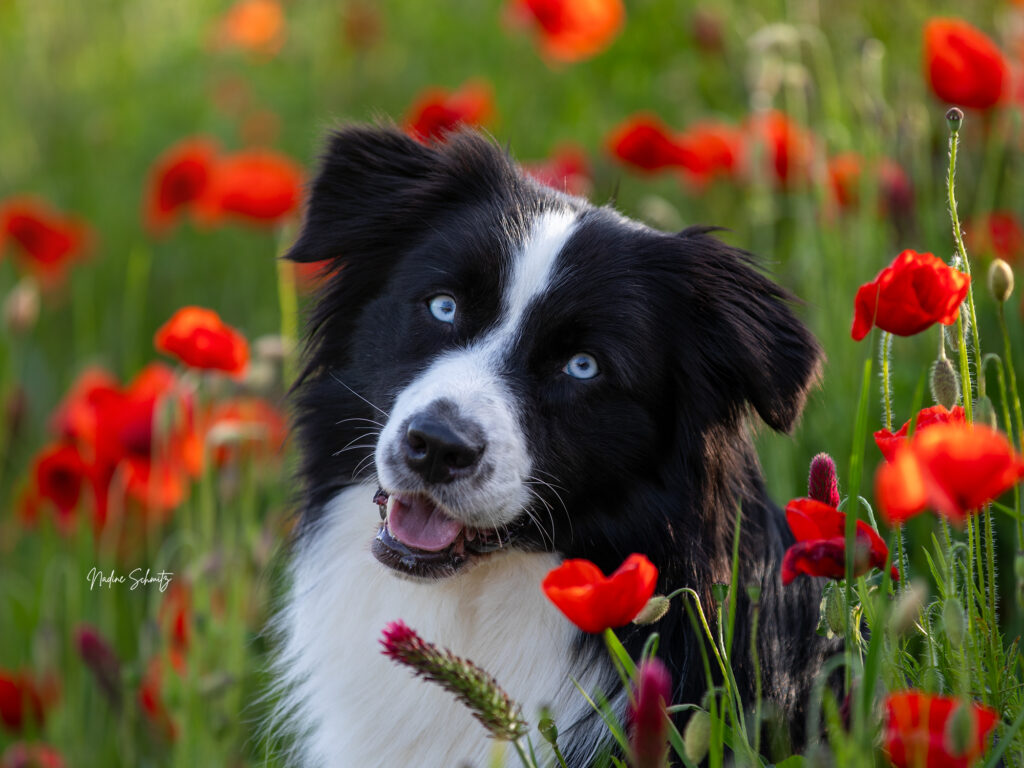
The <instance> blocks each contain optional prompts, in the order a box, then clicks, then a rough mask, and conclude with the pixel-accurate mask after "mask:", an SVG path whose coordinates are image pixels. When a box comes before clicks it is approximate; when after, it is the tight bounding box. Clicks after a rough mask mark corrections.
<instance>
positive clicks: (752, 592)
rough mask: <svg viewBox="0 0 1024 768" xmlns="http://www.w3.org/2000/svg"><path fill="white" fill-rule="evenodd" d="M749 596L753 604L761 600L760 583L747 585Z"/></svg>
mask: <svg viewBox="0 0 1024 768" xmlns="http://www.w3.org/2000/svg"><path fill="white" fill-rule="evenodd" d="M747 597H749V598H750V602H751V604H753V605H757V604H758V603H760V602H761V586H760V585H759V584H748V585H747Z"/></svg>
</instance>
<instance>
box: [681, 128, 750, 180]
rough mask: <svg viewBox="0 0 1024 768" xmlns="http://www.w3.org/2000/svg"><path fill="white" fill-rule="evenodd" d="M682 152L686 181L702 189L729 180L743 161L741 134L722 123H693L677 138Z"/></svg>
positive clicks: (738, 130)
mask: <svg viewBox="0 0 1024 768" xmlns="http://www.w3.org/2000/svg"><path fill="white" fill-rule="evenodd" d="M676 142H677V143H678V144H679V145H680V146H681V147H682V148H683V152H684V156H685V157H686V162H685V164H684V166H683V167H684V169H685V171H686V178H687V180H688V181H689V182H690V183H691V184H693V185H694V186H696V187H702V186H703V185H705V184H707V183H708V182H710V181H712V180H713V179H715V178H716V177H718V176H732V175H734V174H735V173H737V172H738V171H739V169H740V164H741V162H742V158H743V132H742V131H741V130H740V129H739V128H737V127H735V126H732V125H727V124H725V123H694V124H693V125H691V126H690V127H689V128H687V129H686V131H684V132H683V133H681V134H679V135H678V136H677V137H676Z"/></svg>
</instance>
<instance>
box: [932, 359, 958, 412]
mask: <svg viewBox="0 0 1024 768" xmlns="http://www.w3.org/2000/svg"><path fill="white" fill-rule="evenodd" d="M928 384H929V387H930V388H931V391H932V400H934V401H935V402H936V403H938V404H939V405H941V406H943V407H944V408H945V409H946V410H947V411H950V410H952V409H953V406H955V405H956V404H957V402H958V401H959V400H960V379H959V377H957V375H956V370H955V369H954V368H953V363H952V362H950V360H949V358H948V357H940V358H939V359H938V360H936V361H935V362H934V363H932V370H931V376H930V377H929V380H928Z"/></svg>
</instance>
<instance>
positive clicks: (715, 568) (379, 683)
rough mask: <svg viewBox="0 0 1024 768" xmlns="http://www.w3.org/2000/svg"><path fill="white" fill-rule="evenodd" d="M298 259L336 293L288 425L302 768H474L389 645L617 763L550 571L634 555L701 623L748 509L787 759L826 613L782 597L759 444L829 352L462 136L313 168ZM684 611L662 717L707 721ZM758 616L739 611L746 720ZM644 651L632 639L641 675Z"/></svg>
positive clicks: (453, 725) (751, 272)
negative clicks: (698, 599) (668, 709)
mask: <svg viewBox="0 0 1024 768" xmlns="http://www.w3.org/2000/svg"><path fill="white" fill-rule="evenodd" d="M289 257H290V258H291V259H293V260H295V261H300V262H311V261H320V260H324V259H332V260H334V265H335V267H336V270H335V274H334V275H333V277H331V278H330V281H329V283H328V284H327V285H326V286H325V288H324V289H323V291H322V294H321V296H320V297H319V300H318V302H317V305H316V307H315V309H314V310H313V311H312V314H311V317H310V319H309V325H308V339H307V341H308V346H307V358H306V367H305V370H304V372H303V374H302V377H301V380H300V383H299V384H298V386H297V395H296V425H297V429H298V435H299V439H300V443H301V448H302V452H303V456H304V460H303V465H302V474H303V479H304V481H305V506H304V511H303V515H302V520H301V524H300V526H299V530H298V534H297V537H296V541H295V543H294V551H293V554H292V558H293V559H292V570H291V576H292V579H293V583H292V586H291V591H290V594H289V596H288V603H287V606H286V608H285V610H284V611H283V613H282V616H281V626H282V630H283V634H284V641H283V650H282V653H281V659H280V667H279V668H280V670H281V673H282V674H281V677H282V680H283V684H284V687H285V689H286V690H287V694H286V697H285V705H284V706H285V708H286V709H287V710H288V711H289V713H290V717H291V721H292V722H293V723H294V724H295V727H296V729H297V730H298V731H299V733H300V736H299V738H298V743H299V757H298V762H299V764H302V765H309V766H354V767H356V768H371V767H373V766H382V767H384V766H386V767H387V768H394V767H395V766H426V767H428V768H441V767H445V768H447V767H448V766H459V765H467V764H468V765H473V766H484V765H487V764H489V763H488V761H489V755H490V754H491V749H490V742H489V740H488V738H487V736H486V733H485V731H484V730H483V728H481V727H480V726H479V724H477V723H476V722H475V721H474V720H472V719H471V717H470V715H469V714H468V712H467V711H465V709H464V708H463V707H462V705H461V704H459V703H457V702H455V701H454V700H453V699H452V698H451V697H450V696H449V695H448V694H446V693H444V692H443V691H441V690H439V689H437V688H436V687H435V686H432V685H429V684H427V683H423V682H421V681H419V680H416V679H415V678H413V677H412V675H410V674H409V673H408V672H407V671H406V670H403V669H400V668H396V667H395V666H394V664H393V663H392V662H390V661H389V660H388V659H386V658H385V657H384V656H383V655H382V654H381V649H380V645H379V639H380V637H381V631H382V629H383V628H384V626H385V625H386V624H387V623H388V622H390V621H393V620H395V619H403V620H404V621H405V622H406V623H407V624H408V625H409V626H411V627H413V628H414V629H416V630H417V631H418V632H419V633H420V634H421V635H422V636H423V637H425V638H426V639H428V640H430V641H433V642H435V643H438V644H439V645H442V646H446V647H448V648H450V649H452V650H453V651H454V652H456V653H458V654H459V655H461V656H464V657H467V658H470V659H472V660H473V661H475V662H476V663H477V664H479V665H480V666H482V667H484V668H485V669H487V670H488V671H490V672H491V673H492V674H493V675H494V676H495V677H496V679H497V680H498V681H499V682H500V683H501V684H502V686H503V687H504V688H505V689H506V690H507V691H508V692H509V693H510V694H511V696H512V697H513V698H514V699H516V700H518V701H519V702H521V703H522V704H523V705H524V712H525V714H526V716H527V717H528V718H531V719H533V720H534V721H535V720H536V713H537V712H538V710H539V709H540V707H541V706H542V705H546V706H549V707H550V708H551V710H552V711H553V712H554V713H555V716H556V720H557V723H558V727H559V731H560V733H561V736H560V741H561V746H562V748H563V751H564V753H565V755H566V757H567V760H568V762H569V764H570V765H571V766H575V767H577V768H578V767H580V766H587V765H589V764H590V762H591V760H592V759H593V757H594V755H595V754H596V753H597V752H598V751H599V750H602V749H605V748H606V747H607V746H608V741H609V739H608V734H607V732H606V731H605V730H604V727H603V725H602V724H601V723H600V721H599V719H598V718H597V717H596V716H595V715H594V713H593V712H592V711H591V709H590V707H589V705H588V704H587V703H586V701H585V699H584V698H583V697H582V696H581V695H580V694H579V693H578V691H576V690H575V688H574V686H573V684H572V682H571V680H572V679H573V678H575V679H576V680H578V681H579V682H580V683H581V685H582V686H583V687H584V688H585V689H588V690H594V689H601V690H602V691H604V692H605V693H606V694H607V695H608V696H609V698H610V699H611V701H612V703H613V705H614V706H615V707H617V708H618V709H619V711H620V713H624V710H625V701H626V696H625V694H624V692H623V691H622V690H621V686H620V685H619V683H618V679H617V676H616V674H615V672H614V671H613V669H612V667H611V666H610V664H609V662H608V660H607V658H606V654H605V651H604V649H603V647H602V644H601V640H600V638H599V637H595V636H587V635H583V634H582V633H580V632H579V631H578V630H576V629H575V628H574V627H573V626H572V625H571V624H570V623H569V622H568V621H567V620H566V619H565V618H564V617H563V616H562V615H561V614H560V613H559V612H558V611H557V610H556V609H555V608H554V607H553V606H552V605H550V604H549V603H548V601H547V600H546V598H545V597H544V595H543V594H542V592H541V590H540V582H541V580H542V578H543V577H544V575H545V574H546V573H547V572H548V571H549V570H550V569H551V568H552V567H554V566H556V565H557V564H558V563H559V562H560V561H561V560H562V559H563V558H566V557H583V558H587V559H589V560H591V561H593V562H594V563H596V564H597V565H598V566H599V567H600V568H602V569H603V570H604V571H605V572H606V573H609V572H611V571H612V570H614V569H615V568H616V567H618V566H619V565H620V564H621V562H622V561H623V560H624V559H625V557H626V556H627V555H629V554H630V553H632V552H642V553H644V554H646V555H647V556H648V557H649V558H650V559H651V560H652V561H653V562H654V563H655V564H656V565H657V566H658V568H659V571H660V577H659V592H663V593H664V592H668V591H669V590H671V589H673V588H677V587H681V586H689V587H693V588H694V589H696V590H697V591H698V592H699V593H700V594H701V595H702V596H703V597H704V601H703V602H704V606H705V609H706V610H708V611H709V612H713V602H712V598H711V587H712V585H713V584H714V583H716V582H729V581H730V563H731V549H732V539H733V531H734V523H735V520H736V514H737V509H738V508H740V507H741V508H742V542H741V550H740V572H739V573H740V584H741V586H746V585H750V584H757V585H759V586H760V587H761V590H762V592H761V595H762V596H761V606H762V613H761V620H760V631H759V642H760V646H759V647H760V649H761V650H760V653H759V657H760V664H761V673H762V679H763V684H764V691H765V694H766V696H767V697H768V698H769V699H770V700H771V701H772V702H774V704H775V705H776V707H777V708H778V710H779V711H781V712H783V713H784V715H785V717H786V718H787V719H788V720H789V721H791V722H792V723H793V724H794V726H795V727H796V729H797V731H799V730H800V728H801V727H802V725H803V722H804V718H805V714H804V709H803V707H804V701H805V699H806V697H807V693H808V689H809V686H810V684H811V679H812V676H813V674H814V673H815V671H816V670H817V669H818V668H819V666H820V664H821V662H822V658H823V656H824V654H825V653H826V650H827V649H826V647H825V646H824V645H823V644H821V643H820V642H819V641H818V638H817V637H816V636H815V634H814V626H815V623H816V620H817V612H818V602H819V596H818V594H817V592H816V591H815V588H814V587H813V586H810V585H809V584H807V583H804V584H803V585H801V584H794V585H793V586H792V587H790V588H787V589H786V590H783V589H782V587H781V584H780V580H779V563H780V559H781V556H782V553H783V551H784V550H785V548H786V546H787V545H788V544H789V543H791V537H790V534H789V531H788V529H787V527H786V524H785V521H784V519H783V516H782V515H781V513H780V511H779V509H778V508H777V507H775V506H774V505H773V504H772V503H771V502H770V501H769V500H768V498H767V496H766V493H765V488H764V484H763V480H762V477H761V474H760V468H759V465H758V461H757V458H756V456H755V454H754V451H753V448H752V445H751V439H750V436H749V434H748V431H749V427H748V418H749V417H750V416H751V415H752V413H753V412H756V414H757V415H758V416H760V418H761V419H763V420H764V421H765V422H766V423H767V424H768V425H769V426H771V427H773V428H774V429H777V430H783V431H786V430H789V429H790V428H791V427H792V425H793V423H794V421H795V420H796V418H797V417H798V415H799V414H800V411H801V409H802V407H803V403H804V398H805V395H806V393H807V390H808V387H809V386H810V385H811V384H812V382H813V380H814V379H815V377H816V376H817V373H818V370H819V365H820V358H821V352H820V349H819V347H818V345H817V343H816V342H815V340H814V339H813V337H812V336H811V334H810V333H809V332H808V330H807V329H806V328H805V327H804V326H803V325H802V324H801V323H800V322H799V321H798V320H797V319H796V318H795V317H794V315H793V314H792V312H791V311H790V309H789V308H788V306H787V304H788V300H789V298H790V297H789V296H788V295H787V294H786V293H785V292H784V291H783V290H782V289H781V288H779V287H778V286H777V285H776V284H774V283H773V282H771V281H770V280H768V279H767V278H765V277H763V276H762V275H761V274H760V273H759V272H758V271H756V270H755V269H754V268H753V265H752V260H751V257H750V256H749V255H747V254H745V253H743V252H741V251H738V250H736V249H734V248H731V247H729V246H726V245H724V244H723V243H721V242H720V241H718V240H717V239H715V238H714V237H711V236H710V235H709V234H708V230H707V229H701V228H691V229H687V230H685V231H683V232H680V233H678V234H667V233H664V232H659V231H656V230H653V229H651V228H649V227H647V226H645V225H643V224H641V223H638V222H636V221H633V220H630V219H627V218H625V217H623V216H621V215H620V214H618V213H616V212H615V211H613V210H611V209H609V208H598V207H594V206H593V205H591V204H589V203H588V202H587V201H585V200H582V199H580V198H577V197H572V196H569V195H565V194H561V193H559V192H557V191H554V190H552V189H549V188H547V187H545V186H542V185H541V184H539V183H537V182H535V181H533V180H531V179H530V178H529V177H527V176H525V175H524V174H523V173H522V171H521V170H520V169H519V168H518V167H517V166H516V165H515V164H514V163H513V162H512V161H511V160H510V159H509V157H508V156H507V155H506V153H504V152H503V151H501V150H500V149H498V148H496V147H495V146H494V145H493V144H492V143H491V142H490V141H488V140H487V139H485V138H483V137H481V136H479V135H477V134H474V133H471V132H460V133H456V134H453V135H451V136H449V137H448V140H447V141H446V142H445V143H444V144H438V145H434V146H424V145H422V144H419V143H417V142H416V141H413V140H411V139H409V138H407V137H406V136H405V135H403V134H402V133H400V132H399V131H397V130H394V129H389V128H372V127H352V128H345V129H343V130H341V131H339V132H337V133H335V134H334V135H333V136H332V137H331V139H330V142H329V145H328V147H327V151H326V154H325V156H324V158H323V164H322V167H321V169H320V172H319V175H318V177H317V178H316V180H315V182H314V184H313V186H312V196H311V200H310V203H309V207H308V210H307V214H306V221H305V226H304V229H303V231H302V233H301V236H300V237H299V239H298V241H297V242H296V243H295V245H294V246H293V248H292V249H291V252H290V254H289ZM378 488H380V489H382V492H381V493H379V494H378V493H377V492H378ZM385 497H387V501H386V507H385V506H383V502H384V499H385ZM379 503H380V504H381V506H380V509H378V504H379ZM385 510H386V519H385V520H384V521H383V522H382V520H381V517H382V516H383V514H384V512H385ZM804 581H805V582H806V580H804ZM678 602H679V601H674V603H673V606H672V609H671V610H670V612H669V613H668V615H666V616H665V617H664V618H663V619H661V621H660V622H659V623H658V624H657V625H656V627H654V628H655V629H657V631H658V632H660V634H661V641H660V651H659V653H660V655H661V656H662V658H663V659H664V661H665V662H666V663H667V664H668V665H669V667H670V669H671V671H672V674H673V679H674V680H675V685H676V691H675V696H674V698H675V701H676V702H699V701H700V700H701V698H702V696H703V694H704V691H705V689H706V687H707V685H706V679H705V672H704V666H703V663H702V661H701V655H700V647H699V644H700V643H701V642H702V640H701V638H700V636H699V635H698V634H696V633H695V632H694V631H693V630H692V628H691V625H690V622H689V620H688V618H687V617H686V615H685V611H684V610H683V607H682V606H681V605H679V604H677V603H678ZM750 613H751V611H750V606H749V604H748V600H747V595H746V591H745V590H744V589H741V590H740V592H739V611H738V619H737V635H736V640H735V642H734V648H735V649H736V653H735V654H734V656H735V658H734V659H733V666H734V668H735V670H736V675H737V679H738V683H739V686H740V688H741V689H743V691H744V692H745V694H747V695H746V700H747V701H751V700H752V693H751V692H752V691H753V687H754V682H753V673H752V664H751V661H750V659H749V658H748V654H747V652H746V650H745V649H747V648H748V646H749V641H748V639H747V637H748V634H747V633H748V627H749V622H750ZM650 629H651V628H649V627H633V628H629V629H625V630H622V631H621V637H622V639H623V642H624V643H625V644H626V646H627V648H629V649H630V650H631V651H632V652H633V653H634V654H636V653H638V651H639V647H640V644H642V642H643V640H644V638H645V637H646V636H647V634H648V633H649V631H650ZM797 738H799V735H798V736H797Z"/></svg>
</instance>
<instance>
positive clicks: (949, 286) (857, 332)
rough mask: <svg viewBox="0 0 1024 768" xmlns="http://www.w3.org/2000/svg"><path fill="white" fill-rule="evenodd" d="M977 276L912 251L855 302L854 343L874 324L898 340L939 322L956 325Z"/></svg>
mask: <svg viewBox="0 0 1024 768" xmlns="http://www.w3.org/2000/svg"><path fill="white" fill-rule="evenodd" d="M970 282H971V278H970V277H968V276H967V275H965V274H964V273H963V272H959V271H957V270H955V269H953V268H952V267H949V266H947V265H946V263H945V262H944V261H942V259H939V258H937V257H935V256H933V255H932V254H930V253H917V252H916V251H910V250H906V251H903V253H901V254H900V255H899V256H897V257H896V259H895V261H893V263H892V264H891V265H889V266H888V267H886V268H885V269H883V270H882V271H881V272H879V273H878V276H877V277H876V278H875V279H874V280H872V281H871V282H870V283H865V284H864V285H862V286H861V287H860V289H859V290H858V291H857V296H856V298H855V299H854V317H853V328H852V329H851V331H850V334H851V336H852V337H853V340H854V341H860V340H861V339H863V338H864V337H865V336H867V335H868V332H869V331H870V330H871V328H872V326H876V325H877V326H878V327H879V328H881V329H882V330H883V331H889V332H890V333H894V334H896V335H897V336H913V335H914V334H915V333H920V332H921V331H923V330H924V329H925V328H928V327H929V326H931V325H932V324H934V323H942V324H943V325H952V324H953V323H955V322H956V318H957V312H958V311H959V308H960V303H961V302H962V301H963V300H964V298H966V296H967V289H968V287H969V286H970Z"/></svg>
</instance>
